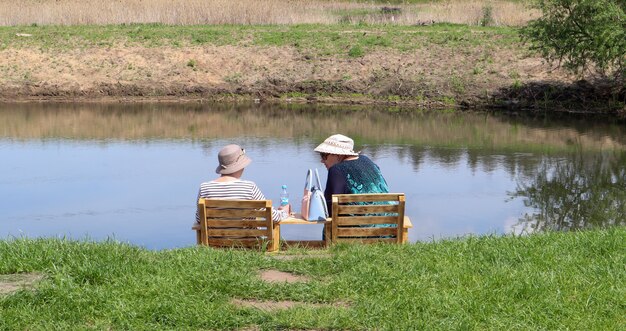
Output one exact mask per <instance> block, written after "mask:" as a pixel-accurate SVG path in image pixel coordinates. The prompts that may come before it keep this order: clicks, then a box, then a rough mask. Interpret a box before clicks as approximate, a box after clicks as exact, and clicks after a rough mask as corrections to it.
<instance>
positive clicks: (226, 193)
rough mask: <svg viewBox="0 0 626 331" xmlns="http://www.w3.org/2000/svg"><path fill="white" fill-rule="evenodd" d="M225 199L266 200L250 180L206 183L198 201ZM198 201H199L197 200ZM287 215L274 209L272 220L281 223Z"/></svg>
mask: <svg viewBox="0 0 626 331" xmlns="http://www.w3.org/2000/svg"><path fill="white" fill-rule="evenodd" d="M200 198H205V199H223V200H265V196H264V195H263V193H262V192H261V190H259V187H258V186H256V184H255V183H254V182H251V181H249V180H242V179H238V180H234V181H231V182H216V181H210V182H204V183H202V184H200V190H198V199H200ZM196 201H197V199H196ZM284 218H286V215H285V214H284V213H282V212H281V211H279V210H276V209H274V208H272V220H274V221H279V220H282V219H284ZM196 222H200V215H198V211H196Z"/></svg>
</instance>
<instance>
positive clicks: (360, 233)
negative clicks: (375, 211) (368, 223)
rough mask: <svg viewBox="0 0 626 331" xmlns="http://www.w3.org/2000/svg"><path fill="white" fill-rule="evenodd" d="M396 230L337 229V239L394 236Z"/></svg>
mask: <svg viewBox="0 0 626 331" xmlns="http://www.w3.org/2000/svg"><path fill="white" fill-rule="evenodd" d="M397 232H398V230H397V229H396V228H395V227H393V228H337V237H374V236H394V235H396V234H397Z"/></svg>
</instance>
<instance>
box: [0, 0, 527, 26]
mask: <svg viewBox="0 0 626 331" xmlns="http://www.w3.org/2000/svg"><path fill="white" fill-rule="evenodd" d="M382 7H383V6H382V5H380V4H371V3H353V2H329V1H319V0H317V1H316V0H255V1H250V0H150V1H146V0H110V1H101V0H21V1H14V0H0V26H15V25H31V24H37V25H50V24H55V25H81V24H95V25H101V24H122V23H125V24H130V23H163V24H169V25H196V24H305V23H319V24H334V23H338V22H350V23H355V22H366V23H390V24H398V25H412V24H421V23H431V22H448V23H460V24H470V25H476V24H480V22H481V20H482V19H483V17H484V9H485V8H491V18H492V22H491V23H492V24H493V25H509V26H518V25H522V24H524V23H525V22H527V21H528V20H529V19H532V18H535V17H537V16H538V12H537V11H535V10H532V9H529V8H527V7H526V6H525V5H524V4H522V3H520V2H510V1H502V0H499V1H489V0H484V1H459V0H457V1H449V2H437V3H429V4H418V5H398V6H397V7H398V8H401V12H400V13H399V14H398V13H383V12H382V11H381V8H382Z"/></svg>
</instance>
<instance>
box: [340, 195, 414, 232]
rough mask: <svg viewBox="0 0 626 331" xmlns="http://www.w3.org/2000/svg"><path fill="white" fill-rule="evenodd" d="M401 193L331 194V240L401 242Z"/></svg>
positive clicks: (402, 209) (402, 225) (402, 217)
mask: <svg viewBox="0 0 626 331" xmlns="http://www.w3.org/2000/svg"><path fill="white" fill-rule="evenodd" d="M404 201H405V200H404V194H402V193H380V194H334V195H333V197H332V204H333V207H332V222H331V224H332V230H331V242H332V243H337V242H362V243H375V242H389V243H401V242H402V231H403V230H404Z"/></svg>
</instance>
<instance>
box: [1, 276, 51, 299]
mask: <svg viewBox="0 0 626 331" xmlns="http://www.w3.org/2000/svg"><path fill="white" fill-rule="evenodd" d="M42 279H43V275H41V274H36V273H29V274H10V275H0V296H1V295H6V294H11V293H13V292H16V291H18V290H20V289H22V288H27V289H30V288H32V287H33V286H34V285H35V284H36V283H37V282H38V281H40V280H42Z"/></svg>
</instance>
